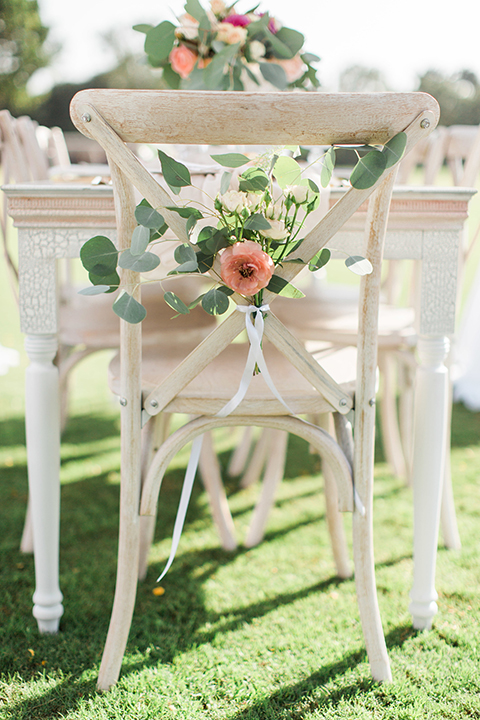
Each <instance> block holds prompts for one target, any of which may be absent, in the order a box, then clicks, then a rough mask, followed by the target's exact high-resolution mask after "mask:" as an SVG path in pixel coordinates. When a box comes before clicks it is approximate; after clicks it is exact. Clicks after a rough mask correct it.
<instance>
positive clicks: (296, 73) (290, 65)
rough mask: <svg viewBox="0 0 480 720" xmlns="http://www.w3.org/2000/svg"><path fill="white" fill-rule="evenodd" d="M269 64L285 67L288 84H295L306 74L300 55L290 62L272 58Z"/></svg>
mask: <svg viewBox="0 0 480 720" xmlns="http://www.w3.org/2000/svg"><path fill="white" fill-rule="evenodd" d="M269 62H273V63H277V65H280V67H283V69H284V70H285V75H286V76H287V80H288V82H294V81H295V80H298V79H299V78H301V77H302V75H303V73H304V72H305V65H304V63H303V60H302V58H301V57H300V55H295V57H293V58H290V59H289V60H278V59H277V58H271V59H270V60H269Z"/></svg>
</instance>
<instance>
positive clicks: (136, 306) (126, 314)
mask: <svg viewBox="0 0 480 720" xmlns="http://www.w3.org/2000/svg"><path fill="white" fill-rule="evenodd" d="M112 308H113V311H114V313H115V314H116V315H118V317H120V318H122V320H125V321H126V322H128V323H131V324H132V325H135V324H137V323H139V322H142V320H144V319H145V317H146V315H147V311H146V310H145V308H144V307H143V305H142V304H141V303H139V302H138V301H137V300H135V298H133V297H132V296H131V295H129V294H128V293H127V292H126V291H125V290H122V291H121V292H120V294H119V296H118V297H117V299H116V300H115V302H114V303H113V305H112Z"/></svg>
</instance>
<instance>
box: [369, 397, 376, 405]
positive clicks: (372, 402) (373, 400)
mask: <svg viewBox="0 0 480 720" xmlns="http://www.w3.org/2000/svg"><path fill="white" fill-rule="evenodd" d="M368 404H369V405H370V407H373V406H374V405H375V398H370V400H369V401H368Z"/></svg>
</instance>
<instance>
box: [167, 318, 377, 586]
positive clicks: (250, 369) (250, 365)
mask: <svg viewBox="0 0 480 720" xmlns="http://www.w3.org/2000/svg"><path fill="white" fill-rule="evenodd" d="M237 310H239V311H240V312H243V313H245V327H246V330H247V335H248V339H249V341H250V349H249V351H248V357H247V362H246V364H245V370H244V371H243V375H242V379H241V380H240V385H239V387H238V390H237V392H236V393H235V395H234V396H233V397H232V399H231V400H229V401H228V402H227V404H226V405H224V406H223V408H222V409H221V410H219V411H218V413H216V415H215V417H221V418H223V417H227V415H230V414H231V413H232V412H233V411H234V410H235V409H236V408H237V407H238V406H239V405H240V403H241V402H242V400H243V398H244V397H245V395H246V394H247V390H248V388H249V385H250V383H251V380H252V377H253V373H254V370H255V366H258V368H259V369H260V372H261V373H262V376H263V378H264V380H265V382H266V384H267V386H268V388H269V389H270V390H271V392H272V394H273V395H274V396H275V397H276V398H277V400H278V401H279V402H281V403H282V405H283V407H284V408H285V409H286V410H287V411H288V413H289V414H290V415H295V413H294V412H293V410H291V409H290V408H289V407H288V405H287V403H286V402H285V401H284V400H283V398H282V396H281V395H280V393H279V392H278V390H277V388H276V387H275V385H274V382H273V380H272V377H271V375H270V373H269V371H268V368H267V363H266V362H265V358H264V355H263V350H262V338H263V328H264V321H263V315H264V313H266V312H268V311H269V310H270V306H269V305H261V306H260V307H256V306H255V305H237ZM253 314H255V324H254V323H253V320H252V315H253ZM202 443H203V434H202V435H199V436H198V437H196V438H195V440H194V441H193V443H192V450H191V452H190V459H189V461H188V465H187V470H186V472H185V480H184V481H183V488H182V494H181V496H180V503H179V506H178V510H177V517H176V518H175V525H174V528H173V536H172V547H171V550H170V556H169V558H168V561H167V564H166V565H165V568H164V570H163V572H162V574H161V575H160V577H159V578H158V580H157V582H160V580H162V578H164V577H165V575H166V573H167V572H168V570H169V568H170V566H171V564H172V562H173V560H174V558H175V554H176V552H177V548H178V544H179V542H180V537H181V535H182V530H183V525H184V523H185V517H186V514H187V509H188V503H189V502H190V496H191V494H192V489H193V483H194V481H195V475H196V473H197V468H198V463H199V460H200V453H201V450H202ZM354 493H355V505H356V506H357V509H358V510H359V511H360V513H361V514H362V515H364V514H365V508H364V507H363V504H362V502H361V500H360V498H359V497H358V494H357V492H356V490H355V488H354Z"/></svg>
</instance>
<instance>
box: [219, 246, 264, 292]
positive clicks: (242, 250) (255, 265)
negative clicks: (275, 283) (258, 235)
mask: <svg viewBox="0 0 480 720" xmlns="http://www.w3.org/2000/svg"><path fill="white" fill-rule="evenodd" d="M274 269H275V266H274V264H273V260H272V258H271V257H270V255H267V253H266V252H263V250H262V248H261V247H260V245H258V244H257V243H256V242H253V240H245V241H244V242H236V243H235V245H231V246H230V247H228V248H226V249H225V250H224V251H223V252H222V254H221V256H220V276H221V278H222V280H223V282H224V283H225V285H227V286H228V287H229V288H231V289H232V290H234V291H235V292H238V293H240V295H255V294H256V293H257V292H258V291H259V290H261V289H262V288H264V287H267V285H268V283H269V282H270V278H271V277H272V275H273V271H274Z"/></svg>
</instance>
